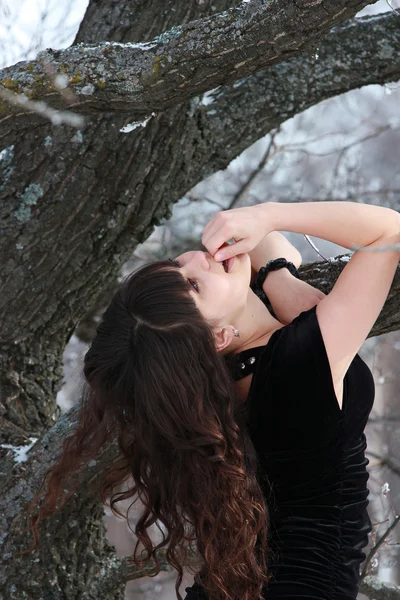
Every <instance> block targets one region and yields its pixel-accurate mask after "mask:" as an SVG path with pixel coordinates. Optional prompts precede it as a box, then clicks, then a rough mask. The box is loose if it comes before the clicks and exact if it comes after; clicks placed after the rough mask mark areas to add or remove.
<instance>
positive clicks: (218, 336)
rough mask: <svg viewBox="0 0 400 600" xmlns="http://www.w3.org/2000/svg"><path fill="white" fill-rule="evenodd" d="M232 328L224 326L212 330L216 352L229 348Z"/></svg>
mask: <svg viewBox="0 0 400 600" xmlns="http://www.w3.org/2000/svg"><path fill="white" fill-rule="evenodd" d="M233 331H234V327H232V325H226V326H225V327H218V328H215V329H214V332H213V333H214V340H215V347H216V349H217V352H222V350H224V349H225V348H227V347H228V346H229V344H230V343H231V341H232V338H233V337H234V335H233Z"/></svg>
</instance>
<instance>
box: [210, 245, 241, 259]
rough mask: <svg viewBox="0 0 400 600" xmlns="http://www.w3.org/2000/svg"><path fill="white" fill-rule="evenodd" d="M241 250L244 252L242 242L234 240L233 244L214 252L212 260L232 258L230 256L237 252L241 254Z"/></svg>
mask: <svg viewBox="0 0 400 600" xmlns="http://www.w3.org/2000/svg"><path fill="white" fill-rule="evenodd" d="M242 252H246V249H245V248H244V243H243V242H236V243H235V244H231V245H230V246H226V247H225V248H223V249H222V250H218V252H216V253H215V255H214V260H217V261H223V260H228V258H232V256H236V255H237V254H241V253H242Z"/></svg>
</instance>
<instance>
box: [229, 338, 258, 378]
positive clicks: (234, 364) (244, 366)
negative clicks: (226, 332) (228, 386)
mask: <svg viewBox="0 0 400 600" xmlns="http://www.w3.org/2000/svg"><path fill="white" fill-rule="evenodd" d="M264 348H265V346H257V347H256V348H249V349H248V350H242V351H241V352H238V353H237V354H231V355H230V356H225V357H224V358H225V360H226V363H227V365H228V367H229V370H230V372H231V374H232V377H233V380H234V381H239V379H243V377H247V375H250V374H251V373H254V371H255V370H256V367H257V362H258V358H259V356H260V354H261V352H262V351H263V350H264Z"/></svg>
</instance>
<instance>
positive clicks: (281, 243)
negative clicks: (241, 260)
mask: <svg viewBox="0 0 400 600" xmlns="http://www.w3.org/2000/svg"><path fill="white" fill-rule="evenodd" d="M249 256H250V261H251V267H252V269H254V270H255V271H258V270H259V269H261V267H264V266H265V264H266V263H267V262H268V261H269V260H274V259H275V258H286V260H288V261H290V262H292V263H293V264H294V265H295V266H296V267H297V268H299V267H300V265H301V260H302V259H301V254H300V252H299V251H298V250H297V248H295V247H294V246H293V244H291V243H290V242H289V240H288V239H286V237H285V236H284V235H282V233H279V231H271V233H269V234H268V235H266V236H265V238H264V239H263V240H262V241H261V242H260V243H259V244H258V246H256V247H255V248H254V249H253V250H251V251H250V252H249Z"/></svg>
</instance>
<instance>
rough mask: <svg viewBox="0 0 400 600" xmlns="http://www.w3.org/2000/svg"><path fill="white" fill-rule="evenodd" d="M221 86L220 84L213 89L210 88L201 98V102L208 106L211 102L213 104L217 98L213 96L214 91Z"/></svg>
mask: <svg viewBox="0 0 400 600" xmlns="http://www.w3.org/2000/svg"><path fill="white" fill-rule="evenodd" d="M220 87H221V86H220V85H219V86H218V87H216V88H214V89H213V90H209V91H208V92H206V93H205V94H204V95H203V98H202V100H201V104H203V105H204V106H208V105H209V104H212V103H213V102H214V100H215V98H213V97H212V95H213V94H214V92H216V91H217V90H218V89H219V88H220Z"/></svg>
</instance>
